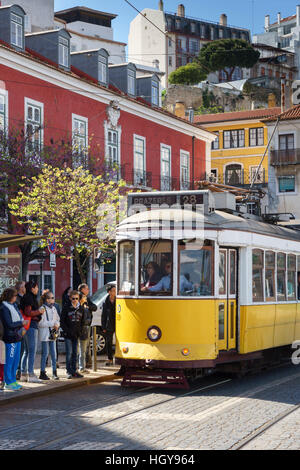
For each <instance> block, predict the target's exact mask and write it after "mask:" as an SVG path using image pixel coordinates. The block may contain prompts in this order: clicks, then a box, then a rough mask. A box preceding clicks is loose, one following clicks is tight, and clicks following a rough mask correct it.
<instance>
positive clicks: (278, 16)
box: [277, 12, 281, 25]
mask: <svg viewBox="0 0 300 470" xmlns="http://www.w3.org/2000/svg"><path fill="white" fill-rule="evenodd" d="M280 22H281V13H280V12H279V13H277V23H278V24H279V25H280Z"/></svg>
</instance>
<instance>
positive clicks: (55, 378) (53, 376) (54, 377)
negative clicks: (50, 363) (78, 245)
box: [52, 370, 59, 380]
mask: <svg viewBox="0 0 300 470" xmlns="http://www.w3.org/2000/svg"><path fill="white" fill-rule="evenodd" d="M52 380H59V377H57V372H56V370H55V371H54V372H53V374H52Z"/></svg>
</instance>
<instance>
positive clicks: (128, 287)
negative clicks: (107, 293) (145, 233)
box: [118, 241, 135, 295]
mask: <svg viewBox="0 0 300 470" xmlns="http://www.w3.org/2000/svg"><path fill="white" fill-rule="evenodd" d="M118 277H119V279H118V289H119V291H118V293H119V294H121V295H134V285H135V246H134V242H130V241H126V242H121V243H120V244H119V276H118Z"/></svg>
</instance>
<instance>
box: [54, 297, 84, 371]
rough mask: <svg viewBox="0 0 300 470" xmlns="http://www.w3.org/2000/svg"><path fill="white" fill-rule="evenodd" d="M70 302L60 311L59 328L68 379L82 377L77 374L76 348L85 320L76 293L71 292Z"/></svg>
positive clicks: (82, 307) (82, 308)
mask: <svg viewBox="0 0 300 470" xmlns="http://www.w3.org/2000/svg"><path fill="white" fill-rule="evenodd" d="M70 300H71V305H70V306H68V305H66V306H65V307H64V308H63V309H62V312H61V317H60V326H61V328H62V330H63V334H64V337H65V345H66V369H67V374H68V379H72V378H81V377H83V375H81V374H79V373H78V372H77V347H78V340H79V338H80V336H82V334H83V330H84V326H85V322H86V318H87V311H86V309H85V307H84V306H83V305H81V304H80V302H79V292H78V291H76V290H73V291H72V292H71V293H70Z"/></svg>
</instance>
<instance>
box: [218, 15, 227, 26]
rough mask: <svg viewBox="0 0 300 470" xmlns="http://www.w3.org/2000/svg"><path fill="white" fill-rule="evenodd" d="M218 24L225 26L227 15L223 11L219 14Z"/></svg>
mask: <svg viewBox="0 0 300 470" xmlns="http://www.w3.org/2000/svg"><path fill="white" fill-rule="evenodd" d="M220 25H222V26H227V15H225V13H222V15H221V16H220Z"/></svg>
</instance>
